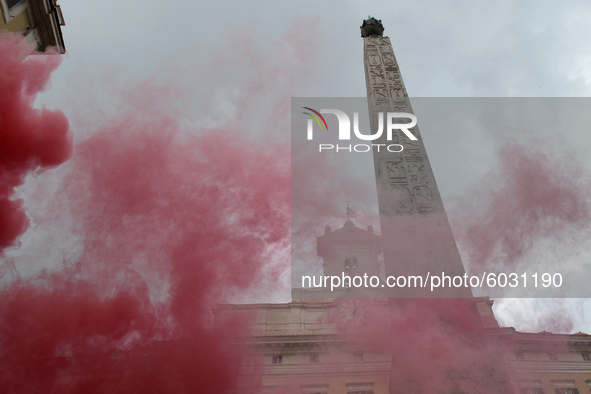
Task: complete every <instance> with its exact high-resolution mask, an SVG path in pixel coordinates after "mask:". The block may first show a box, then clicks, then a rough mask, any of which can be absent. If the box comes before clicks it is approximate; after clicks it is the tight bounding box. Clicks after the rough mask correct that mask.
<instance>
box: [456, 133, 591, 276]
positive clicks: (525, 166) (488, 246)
mask: <svg viewBox="0 0 591 394" xmlns="http://www.w3.org/2000/svg"><path fill="white" fill-rule="evenodd" d="M522 134H523V133H522ZM523 135H525V137H523V139H522V140H518V139H511V140H510V139H505V140H504V143H503V144H502V145H501V146H500V147H499V151H498V165H497V166H496V167H495V169H493V170H491V171H490V172H489V173H487V174H486V175H485V176H484V177H483V178H482V179H481V180H480V181H479V182H478V183H477V184H476V185H475V186H474V187H473V189H472V191H470V192H468V193H466V194H465V195H464V196H463V197H462V198H460V199H459V200H458V201H457V203H456V204H455V206H454V209H453V210H452V214H451V215H450V217H451V219H452V221H453V225H454V228H455V229H457V231H456V237H457V241H458V244H459V246H460V249H461V251H462V252H463V255H464V256H466V257H467V259H466V258H465V260H467V262H468V264H469V265H471V266H472V265H473V266H475V267H477V268H479V269H487V268H488V269H490V268H494V269H514V268H515V267H516V266H517V264H518V263H519V262H520V261H521V259H522V258H523V257H524V256H525V255H526V254H527V253H528V252H529V251H531V250H532V249H533V248H534V247H535V245H536V243H539V242H540V241H542V240H545V239H551V240H553V242H573V240H577V239H579V237H580V235H581V234H582V232H583V231H584V230H588V229H589V228H590V224H591V214H590V212H591V211H590V208H591V204H590V201H589V198H588V196H589V193H588V191H589V177H588V174H587V173H586V171H585V170H584V168H583V166H582V164H581V162H580V161H578V160H577V159H576V157H577V155H576V153H575V152H569V151H567V149H557V148H556V146H555V144H552V141H549V140H548V139H543V138H540V137H539V136H536V135H535V134H533V133H525V134H523ZM550 147H552V148H550Z"/></svg>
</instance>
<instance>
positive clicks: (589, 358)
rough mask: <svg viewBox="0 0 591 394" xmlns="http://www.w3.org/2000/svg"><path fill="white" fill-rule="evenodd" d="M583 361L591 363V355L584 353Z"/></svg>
mask: <svg viewBox="0 0 591 394" xmlns="http://www.w3.org/2000/svg"><path fill="white" fill-rule="evenodd" d="M583 360H585V361H591V354H589V353H583Z"/></svg>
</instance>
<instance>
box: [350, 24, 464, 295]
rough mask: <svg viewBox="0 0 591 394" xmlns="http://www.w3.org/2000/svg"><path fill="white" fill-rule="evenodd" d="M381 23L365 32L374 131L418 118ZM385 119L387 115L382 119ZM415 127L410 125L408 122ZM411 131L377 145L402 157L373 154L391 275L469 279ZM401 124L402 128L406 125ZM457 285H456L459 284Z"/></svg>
mask: <svg viewBox="0 0 591 394" xmlns="http://www.w3.org/2000/svg"><path fill="white" fill-rule="evenodd" d="M383 31H384V27H383V26H382V24H381V21H378V20H376V19H374V18H369V19H367V20H366V21H364V22H363V25H362V26H361V36H362V37H363V42H364V55H363V60H364V63H365V77H366V84H367V99H368V105H369V114H370V125H371V129H372V130H377V129H378V127H379V124H378V116H379V115H380V113H381V114H386V113H388V112H404V113H410V114H412V113H413V110H412V107H411V104H410V100H409V98H408V94H407V92H406V88H405V86H404V82H403V80H402V75H401V73H400V68H399V67H398V63H397V61H396V57H395V56H394V50H393V49H392V44H391V43H390V39H389V38H388V37H383ZM382 116H383V115H382ZM406 120H408V121H410V119H406ZM420 122H421V119H420V118H419V119H418V123H417V126H415V127H413V128H410V129H409V131H410V132H411V133H412V134H413V135H414V136H415V137H416V139H417V140H416V141H414V140H411V139H410V138H409V137H408V136H407V135H406V134H405V133H404V132H403V131H401V130H394V131H393V135H392V141H387V140H386V137H387V136H386V133H383V134H382V137H380V139H379V140H378V141H377V143H384V144H392V143H394V144H400V145H402V146H403V147H404V149H403V151H402V152H399V153H398V152H389V151H388V150H385V149H381V150H379V151H378V150H377V149H374V150H373V158H374V167H375V177H376V184H377V192H378V204H379V212H380V225H381V231H382V238H383V240H384V243H383V251H384V262H385V266H386V275H387V276H390V275H395V276H400V275H405V276H409V275H420V276H421V277H422V278H423V280H425V279H427V280H428V278H429V277H430V276H431V275H438V276H441V275H447V276H450V277H454V276H463V275H464V273H465V270H464V267H463V265H462V261H461V259H460V255H459V252H458V249H457V246H456V242H455V240H454V237H453V234H452V231H451V227H450V225H449V221H448V218H447V215H446V213H445V209H444V207H443V202H442V200H441V196H440V194H439V190H438V188H437V183H436V182H435V177H434V175H433V170H432V169H431V164H430V163H429V158H428V157H427V151H426V150H425V146H424V145H423V141H422V139H421V134H420V132H419V128H418V125H419V124H420ZM398 123H402V118H401V121H399V122H398ZM456 284H457V282H456ZM390 290H391V293H390V294H391V297H405V298H407V297H429V298H430V297H471V296H472V292H471V290H470V288H469V287H466V286H464V283H462V285H461V286H460V287H454V286H453V285H452V286H447V283H445V287H440V288H437V289H435V291H433V292H432V291H431V289H430V286H429V283H427V286H426V287H425V288H417V287H414V288H409V287H406V288H400V287H398V288H396V287H395V288H392V289H390Z"/></svg>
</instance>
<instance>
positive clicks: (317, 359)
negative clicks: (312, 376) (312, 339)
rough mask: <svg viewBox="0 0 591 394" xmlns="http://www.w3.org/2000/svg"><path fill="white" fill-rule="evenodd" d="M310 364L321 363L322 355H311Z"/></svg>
mask: <svg viewBox="0 0 591 394" xmlns="http://www.w3.org/2000/svg"><path fill="white" fill-rule="evenodd" d="M310 362H311V363H319V362H320V354H310Z"/></svg>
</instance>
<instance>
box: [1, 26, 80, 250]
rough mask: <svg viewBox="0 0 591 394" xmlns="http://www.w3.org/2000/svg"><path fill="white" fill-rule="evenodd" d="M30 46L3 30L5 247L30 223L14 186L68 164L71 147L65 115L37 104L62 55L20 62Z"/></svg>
mask: <svg viewBox="0 0 591 394" xmlns="http://www.w3.org/2000/svg"><path fill="white" fill-rule="evenodd" d="M27 50H28V48H26V47H25V46H23V45H22V42H21V41H20V38H19V36H18V35H16V34H12V33H2V35H0V92H1V93H0V173H1V174H2V175H1V177H0V223H1V226H0V251H1V250H3V249H5V248H7V247H9V246H11V245H13V244H14V242H15V240H16V239H17V238H18V236H19V235H21V234H22V233H24V232H25V231H26V229H27V227H28V224H29V219H28V218H27V215H26V213H25V211H24V208H23V201H22V200H20V199H15V190H14V189H15V187H17V186H20V185H22V184H23V182H24V179H25V177H26V176H27V175H28V174H30V173H33V172H35V171H36V170H38V169H43V168H51V167H54V166H57V165H59V164H61V163H63V162H64V161H66V160H67V159H68V158H69V157H70V154H71V151H72V138H71V134H70V132H69V125H68V120H67V119H66V117H65V115H64V114H63V113H62V112H61V111H51V110H48V109H46V108H42V109H37V108H34V107H33V102H34V101H35V98H36V97H37V95H38V94H39V93H40V92H41V91H43V90H44V89H45V88H46V87H47V84H48V81H49V76H50V75H51V72H52V71H53V70H55V69H56V68H57V67H58V65H59V64H60V61H61V59H60V57H59V56H43V57H38V56H29V57H28V58H27V59H26V60H24V61H21V59H22V58H24V57H25V56H26V54H27V53H28V52H27ZM0 253H1V252H0Z"/></svg>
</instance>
